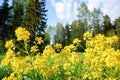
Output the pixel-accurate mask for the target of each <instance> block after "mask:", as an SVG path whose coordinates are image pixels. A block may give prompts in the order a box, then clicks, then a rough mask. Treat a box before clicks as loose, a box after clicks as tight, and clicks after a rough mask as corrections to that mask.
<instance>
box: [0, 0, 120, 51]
mask: <svg viewBox="0 0 120 80" xmlns="http://www.w3.org/2000/svg"><path fill="white" fill-rule="evenodd" d="M8 2H9V0H4V2H3V4H2V6H0V38H1V40H3V42H5V41H6V40H8V39H14V38H16V37H15V29H17V28H18V27H19V26H22V27H24V28H26V29H27V30H29V31H30V33H31V34H32V35H31V39H33V38H34V37H35V36H41V37H42V38H43V39H44V41H45V44H44V45H47V44H50V43H52V44H55V43H61V44H62V45H63V47H64V46H66V45H69V44H71V43H72V41H73V39H75V38H79V39H81V40H82V43H81V44H82V45H83V46H84V47H85V45H84V41H83V34H84V32H86V31H90V32H92V34H93V36H95V35H97V34H99V33H100V34H104V35H105V36H112V35H117V36H118V37H119V38H120V17H118V18H116V19H115V20H114V21H113V22H112V21H111V19H110V17H109V16H108V15H105V14H104V13H103V12H102V11H101V10H100V9H99V8H94V9H93V10H92V11H90V10H89V9H88V6H87V5H86V4H85V3H84V2H82V3H81V4H80V5H79V7H78V15H77V20H73V21H72V23H71V24H69V23H66V25H65V26H63V24H61V23H58V24H57V25H56V27H52V26H48V25H47V13H46V12H47V11H48V10H46V7H45V6H46V4H45V2H46V1H45V0H20V1H19V0H12V5H11V6H10V5H9V3H8ZM79 50H81V51H82V49H79Z"/></svg>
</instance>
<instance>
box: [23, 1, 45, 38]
mask: <svg viewBox="0 0 120 80" xmlns="http://www.w3.org/2000/svg"><path fill="white" fill-rule="evenodd" d="M31 6H32V7H31ZM46 12H47V10H46V9H45V0H41V1H39V0H29V1H28V4H27V6H26V14H25V16H24V20H25V21H24V23H23V26H24V27H26V28H27V29H28V30H29V31H30V33H32V34H33V35H32V36H35V35H36V34H37V35H42V34H43V33H44V31H45V28H46Z"/></svg>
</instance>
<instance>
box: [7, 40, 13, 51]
mask: <svg viewBox="0 0 120 80" xmlns="http://www.w3.org/2000/svg"><path fill="white" fill-rule="evenodd" d="M5 48H11V49H15V45H14V42H13V40H9V41H6V44H5Z"/></svg>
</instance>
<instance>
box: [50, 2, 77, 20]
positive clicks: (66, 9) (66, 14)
mask: <svg viewBox="0 0 120 80" xmlns="http://www.w3.org/2000/svg"><path fill="white" fill-rule="evenodd" d="M50 1H51V3H52V6H53V7H54V8H55V11H56V14H57V17H58V18H59V19H60V20H69V19H70V18H71V17H72V16H73V13H74V11H76V10H75V8H76V6H75V5H76V4H74V2H75V1H76V0H59V1H58V0H50ZM73 5H74V6H73ZM73 7H75V8H73Z"/></svg>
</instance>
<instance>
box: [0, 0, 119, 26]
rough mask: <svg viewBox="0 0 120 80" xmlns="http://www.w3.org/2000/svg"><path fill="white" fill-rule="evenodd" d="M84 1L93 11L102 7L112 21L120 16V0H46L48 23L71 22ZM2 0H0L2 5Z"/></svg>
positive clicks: (52, 24) (54, 24) (75, 17)
mask: <svg viewBox="0 0 120 80" xmlns="http://www.w3.org/2000/svg"><path fill="white" fill-rule="evenodd" d="M9 1H10V2H11V1H12V0H9ZM82 1H84V2H86V3H87V6H88V8H89V9H90V10H91V11H92V9H93V8H100V9H101V10H102V11H103V13H104V14H108V15H109V16H110V18H111V20H112V21H113V20H114V19H115V18H117V17H119V16H120V0H46V9H47V10H48V12H47V18H48V21H47V24H48V25H51V26H56V24H57V23H58V22H60V23H62V24H64V25H65V24H66V23H67V22H68V23H71V22H72V21H73V20H74V19H77V7H78V6H79V5H80V3H81V2H82ZM2 2H3V0H0V5H1V3H2Z"/></svg>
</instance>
